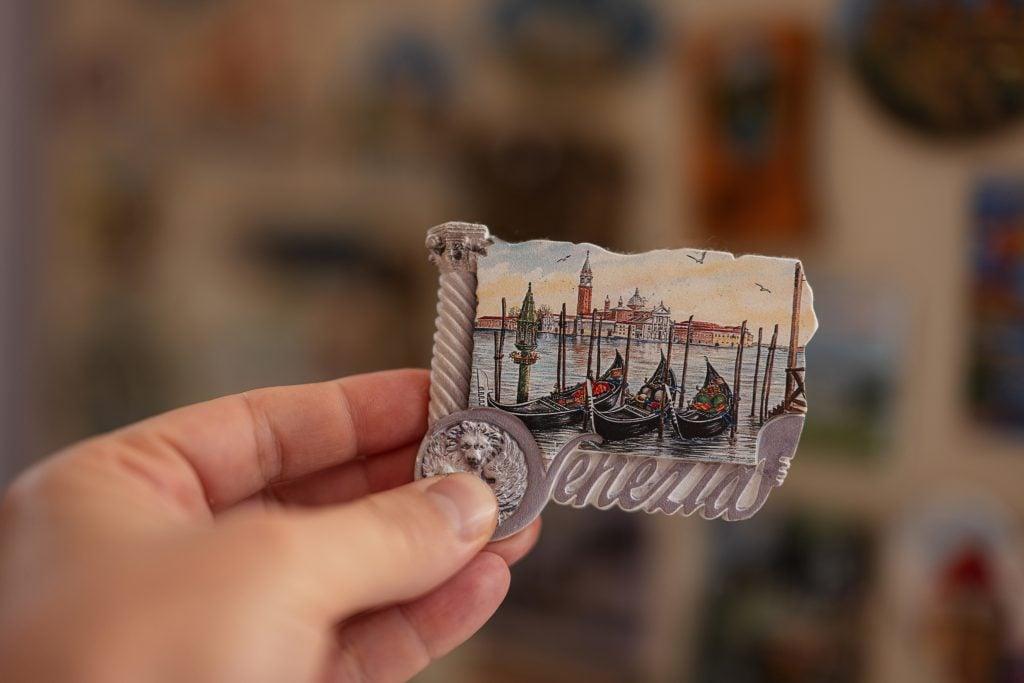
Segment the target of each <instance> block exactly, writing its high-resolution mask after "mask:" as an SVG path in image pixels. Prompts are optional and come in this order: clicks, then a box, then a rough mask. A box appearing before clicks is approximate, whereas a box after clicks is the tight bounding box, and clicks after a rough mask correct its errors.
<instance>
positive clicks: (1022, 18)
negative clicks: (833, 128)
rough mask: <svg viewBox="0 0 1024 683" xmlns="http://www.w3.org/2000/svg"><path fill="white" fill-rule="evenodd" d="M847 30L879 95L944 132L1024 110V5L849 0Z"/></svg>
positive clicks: (982, 126)
mask: <svg viewBox="0 0 1024 683" xmlns="http://www.w3.org/2000/svg"><path fill="white" fill-rule="evenodd" d="M843 22H844V26H843V31H844V33H845V34H846V36H845V40H846V42H847V44H848V45H847V49H848V50H849V52H850V59H851V60H852V62H853V67H854V69H855V71H856V73H857V75H858V76H859V77H860V79H861V80H862V81H863V83H864V85H865V87H866V88H867V90H868V91H869V92H870V93H871V95H872V96H873V97H874V98H875V100H876V101H877V102H878V103H879V104H880V105H881V106H882V107H883V108H884V109H885V110H886V111H887V112H889V113H890V114H892V115H894V116H895V117H896V118H898V119H899V120H900V121H902V122H904V123H906V124H907V125H908V126H910V127H912V128H913V129H915V130H917V131H920V132H923V133H926V134H929V135H934V136H936V137H943V138H966V137H971V136H977V135H981V134H984V133H988V132H991V131H994V130H997V129H999V128H1002V127H1005V126H1006V125H1007V124H1009V123H1011V122H1013V121H1016V120H1019V119H1020V117H1021V115H1022V114H1024V5H1022V4H1021V3H1019V2H1016V1H1015V0H947V1H946V2H913V1H911V0H848V5H847V8H846V11H845V12H844V14H843Z"/></svg>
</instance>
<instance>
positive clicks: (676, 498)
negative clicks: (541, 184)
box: [415, 223, 817, 538]
mask: <svg viewBox="0 0 1024 683" xmlns="http://www.w3.org/2000/svg"><path fill="white" fill-rule="evenodd" d="M427 248H428V250H429V251H430V255H431V259H432V260H433V261H434V262H435V263H436V264H437V265H438V267H439V269H440V283H439V285H440V286H439V291H438V317H437V330H436V333H435V336H434V354H433V360H432V363H431V389H430V408H429V414H430V427H429V429H428V432H427V435H426V437H425V438H424V441H423V443H422V445H421V447H420V451H419V454H418V457H417V460H416V472H415V474H416V476H417V477H418V478H419V477H429V476H435V475H438V474H446V473H451V472H457V471H469V472H474V473H477V474H478V475H479V476H480V477H481V478H483V479H484V480H485V481H487V482H488V483H489V484H490V485H491V487H492V488H493V489H494V491H495V495H496V496H497V497H498V500H499V505H500V514H499V525H498V530H497V532H496V535H495V537H496V538H502V537H505V536H507V535H509V534H512V533H515V532H516V531H518V530H519V529H521V528H523V527H524V526H525V525H526V524H528V523H529V522H530V521H532V519H534V518H535V517H536V516H537V515H538V514H539V513H540V510H541V509H542V508H543V507H544V505H546V504H547V502H548V501H549V500H554V501H555V502H557V503H560V504H563V505H571V506H575V507H582V506H585V505H590V506H595V507H598V508H609V507H611V506H617V507H619V508H621V509H623V510H626V511H634V510H643V511H645V512H662V513H666V514H685V515H689V514H693V513H695V512H699V513H700V515H701V516H702V517H705V518H707V519H713V518H723V519H726V520H740V519H746V518H748V517H750V516H752V515H753V514H754V513H756V512H757V511H758V510H759V509H760V508H761V507H762V506H763V505H764V503H765V501H766V500H767V497H768V495H769V494H770V493H771V491H772V489H773V488H775V487H776V486H779V485H781V484H782V482H783V481H784V479H785V476H786V472H787V470H788V466H789V463H790V461H791V460H792V458H793V456H794V455H795V452H796V447H797V443H798V442H799V439H800V433H801V431H802V429H803V425H804V417H805V414H806V412H807V401H806V392H805V368H804V361H803V358H804V348H805V346H806V344H807V342H808V341H809V340H810V338H811V336H813V334H814V331H815V328H816V327H817V320H816V318H815V315H814V310H813V305H812V296H811V291H810V287H809V286H808V284H807V281H806V278H805V276H804V273H803V267H802V265H801V264H800V262H799V261H796V260H793V259H781V258H768V257H764V256H741V257H734V256H733V255H732V254H728V253H724V252H709V251H694V250H690V249H676V250H659V251H652V252H647V253H643V254H617V253H613V252H610V251H607V250H605V249H603V248H601V247H598V246H596V245H591V244H573V243H569V242H554V241H548V240H534V241H529V242H521V243H509V242H503V241H500V240H492V239H491V237H490V235H489V233H488V230H487V228H486V227H484V226H482V225H474V224H468V223H446V224H444V225H440V226H437V227H435V228H432V229H431V230H430V231H429V233H428V236H427Z"/></svg>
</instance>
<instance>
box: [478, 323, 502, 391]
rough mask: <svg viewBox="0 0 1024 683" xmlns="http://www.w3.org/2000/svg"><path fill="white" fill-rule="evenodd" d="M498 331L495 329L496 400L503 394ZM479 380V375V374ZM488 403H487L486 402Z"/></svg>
mask: <svg viewBox="0 0 1024 683" xmlns="http://www.w3.org/2000/svg"><path fill="white" fill-rule="evenodd" d="M498 336H499V334H498V331H497V330H495V331H494V400H495V401H497V400H499V398H498V396H499V394H501V389H499V388H498V386H499V385H498V372H499V371H498V368H500V367H501V351H499V350H498V346H499V344H500V342H499V341H498ZM478 380H479V376H478ZM484 405H486V404H484Z"/></svg>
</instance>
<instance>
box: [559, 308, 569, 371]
mask: <svg viewBox="0 0 1024 683" xmlns="http://www.w3.org/2000/svg"><path fill="white" fill-rule="evenodd" d="M567 326H568V322H567V320H566V317H565V304H562V334H561V340H562V388H561V391H565V383H566V382H565V357H566V355H568V354H567V353H566V352H567V351H568V347H567V346H566V339H565V328H566V327H567Z"/></svg>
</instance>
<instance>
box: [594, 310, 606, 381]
mask: <svg viewBox="0 0 1024 683" xmlns="http://www.w3.org/2000/svg"><path fill="white" fill-rule="evenodd" d="M603 329H604V320H602V321H601V324H600V325H598V326H597V369H596V371H595V372H594V377H600V376H601V331H602V330H603Z"/></svg>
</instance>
